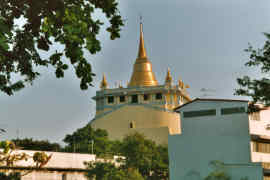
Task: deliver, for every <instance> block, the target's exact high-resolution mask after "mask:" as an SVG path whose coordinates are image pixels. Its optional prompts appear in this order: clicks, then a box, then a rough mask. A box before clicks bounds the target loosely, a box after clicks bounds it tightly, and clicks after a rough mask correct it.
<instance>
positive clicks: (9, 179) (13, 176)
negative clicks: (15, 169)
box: [0, 172, 21, 180]
mask: <svg viewBox="0 0 270 180" xmlns="http://www.w3.org/2000/svg"><path fill="white" fill-rule="evenodd" d="M0 179H1V180H20V179H21V175H20V173H10V174H5V173H1V172H0Z"/></svg>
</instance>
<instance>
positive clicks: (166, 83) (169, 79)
mask: <svg viewBox="0 0 270 180" xmlns="http://www.w3.org/2000/svg"><path fill="white" fill-rule="evenodd" d="M165 85H172V75H171V70H170V68H168V70H167V75H166V79H165Z"/></svg>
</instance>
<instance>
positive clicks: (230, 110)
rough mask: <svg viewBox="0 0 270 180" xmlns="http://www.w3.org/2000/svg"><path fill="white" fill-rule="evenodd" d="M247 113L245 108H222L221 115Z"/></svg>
mask: <svg viewBox="0 0 270 180" xmlns="http://www.w3.org/2000/svg"><path fill="white" fill-rule="evenodd" d="M244 112H246V110H245V107H233V108H222V109H221V114H222V115H227V114H237V113H244Z"/></svg>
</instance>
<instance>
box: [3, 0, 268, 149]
mask: <svg viewBox="0 0 270 180" xmlns="http://www.w3.org/2000/svg"><path fill="white" fill-rule="evenodd" d="M119 10H120V13H121V16H122V17H123V19H124V20H125V26H124V27H123V28H122V31H121V38H120V39H117V40H114V41H111V40H110V38H109V34H108V33H106V31H105V28H106V26H107V25H108V22H107V21H106V19H105V18H104V16H103V15H102V13H101V12H100V11H98V12H97V13H96V14H95V18H100V19H101V20H103V21H104V22H105V26H104V28H103V29H102V31H101V34H100V35H99V39H100V41H101V45H102V51H101V52H99V53H98V54H96V55H91V54H89V53H87V52H85V57H86V58H87V59H88V60H89V62H90V63H91V65H92V67H93V71H94V73H95V74H96V77H95V79H94V82H93V84H94V87H92V88H89V89H88V90H87V91H82V90H80V87H79V80H78V79H77V78H76V75H75V73H74V71H73V70H72V69H69V70H68V71H67V72H66V73H65V77H64V78H63V79H56V78H55V75H54V72H53V70H52V69H41V72H42V75H41V76H40V77H39V78H38V79H37V80H36V81H35V82H34V83H33V85H29V86H28V87H26V88H25V89H23V90H21V91H20V92H18V93H16V94H15V95H13V96H7V95H5V94H3V93H1V92H0V127H2V128H4V129H6V131H7V133H5V134H3V135H0V138H1V139H12V138H17V137H19V138H26V137H27V138H33V139H40V140H49V141H52V142H59V143H61V144H62V140H63V139H64V137H65V135H67V134H71V133H72V132H74V131H75V130H76V129H78V128H81V127H83V126H85V125H86V124H87V123H88V122H90V120H91V119H93V118H94V116H95V101H94V100H92V97H93V96H95V93H96V91H97V90H98V89H99V83H100V81H101V78H102V74H103V73H105V75H106V76H107V80H108V83H109V86H110V87H112V88H113V87H116V86H115V83H119V81H121V82H122V84H123V85H126V82H127V81H129V79H130V77H131V73H132V68H133V64H134V62H135V59H136V56H137V51H138V41H139V16H140V15H142V17H143V31H144V39H145V46H146V51H147V55H148V58H149V59H150V61H151V62H152V65H153V71H154V73H155V75H156V78H157V80H158V81H159V83H160V84H163V83H164V79H165V75H166V71H167V68H168V67H169V68H170V69H171V73H172V76H173V79H174V82H175V83H176V82H177V80H178V78H181V79H182V80H183V81H184V83H186V84H188V85H189V86H190V88H189V89H188V91H189V93H190V96H191V97H192V98H196V97H201V98H229V99H247V98H246V97H238V96H234V95H233V94H234V89H236V88H237V87H238V85H237V83H236V78H237V77H241V76H243V75H250V76H252V77H258V76H259V74H260V71H259V70H256V69H254V68H247V67H245V66H244V64H245V62H247V60H248V54H247V53H246V52H244V49H246V48H247V47H248V43H251V44H252V45H253V46H254V47H256V48H259V47H262V46H263V43H264V41H265V37H264V36H263V32H270V21H269V19H270V1H269V0H260V1H254V0H203V1H202V0H168V1H163V0H147V1H145V0H136V1H134V0H119ZM58 48H61V47H60V46H58V45H55V46H54V49H58ZM42 55H44V54H42ZM44 56H45V55H44ZM202 89H206V90H207V92H203V91H202Z"/></svg>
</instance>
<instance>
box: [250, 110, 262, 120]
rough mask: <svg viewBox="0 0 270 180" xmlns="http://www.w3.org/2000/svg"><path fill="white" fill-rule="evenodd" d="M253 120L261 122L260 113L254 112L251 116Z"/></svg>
mask: <svg viewBox="0 0 270 180" xmlns="http://www.w3.org/2000/svg"><path fill="white" fill-rule="evenodd" d="M249 117H250V119H251V120H254V121H260V112H253V113H250V114H249Z"/></svg>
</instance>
